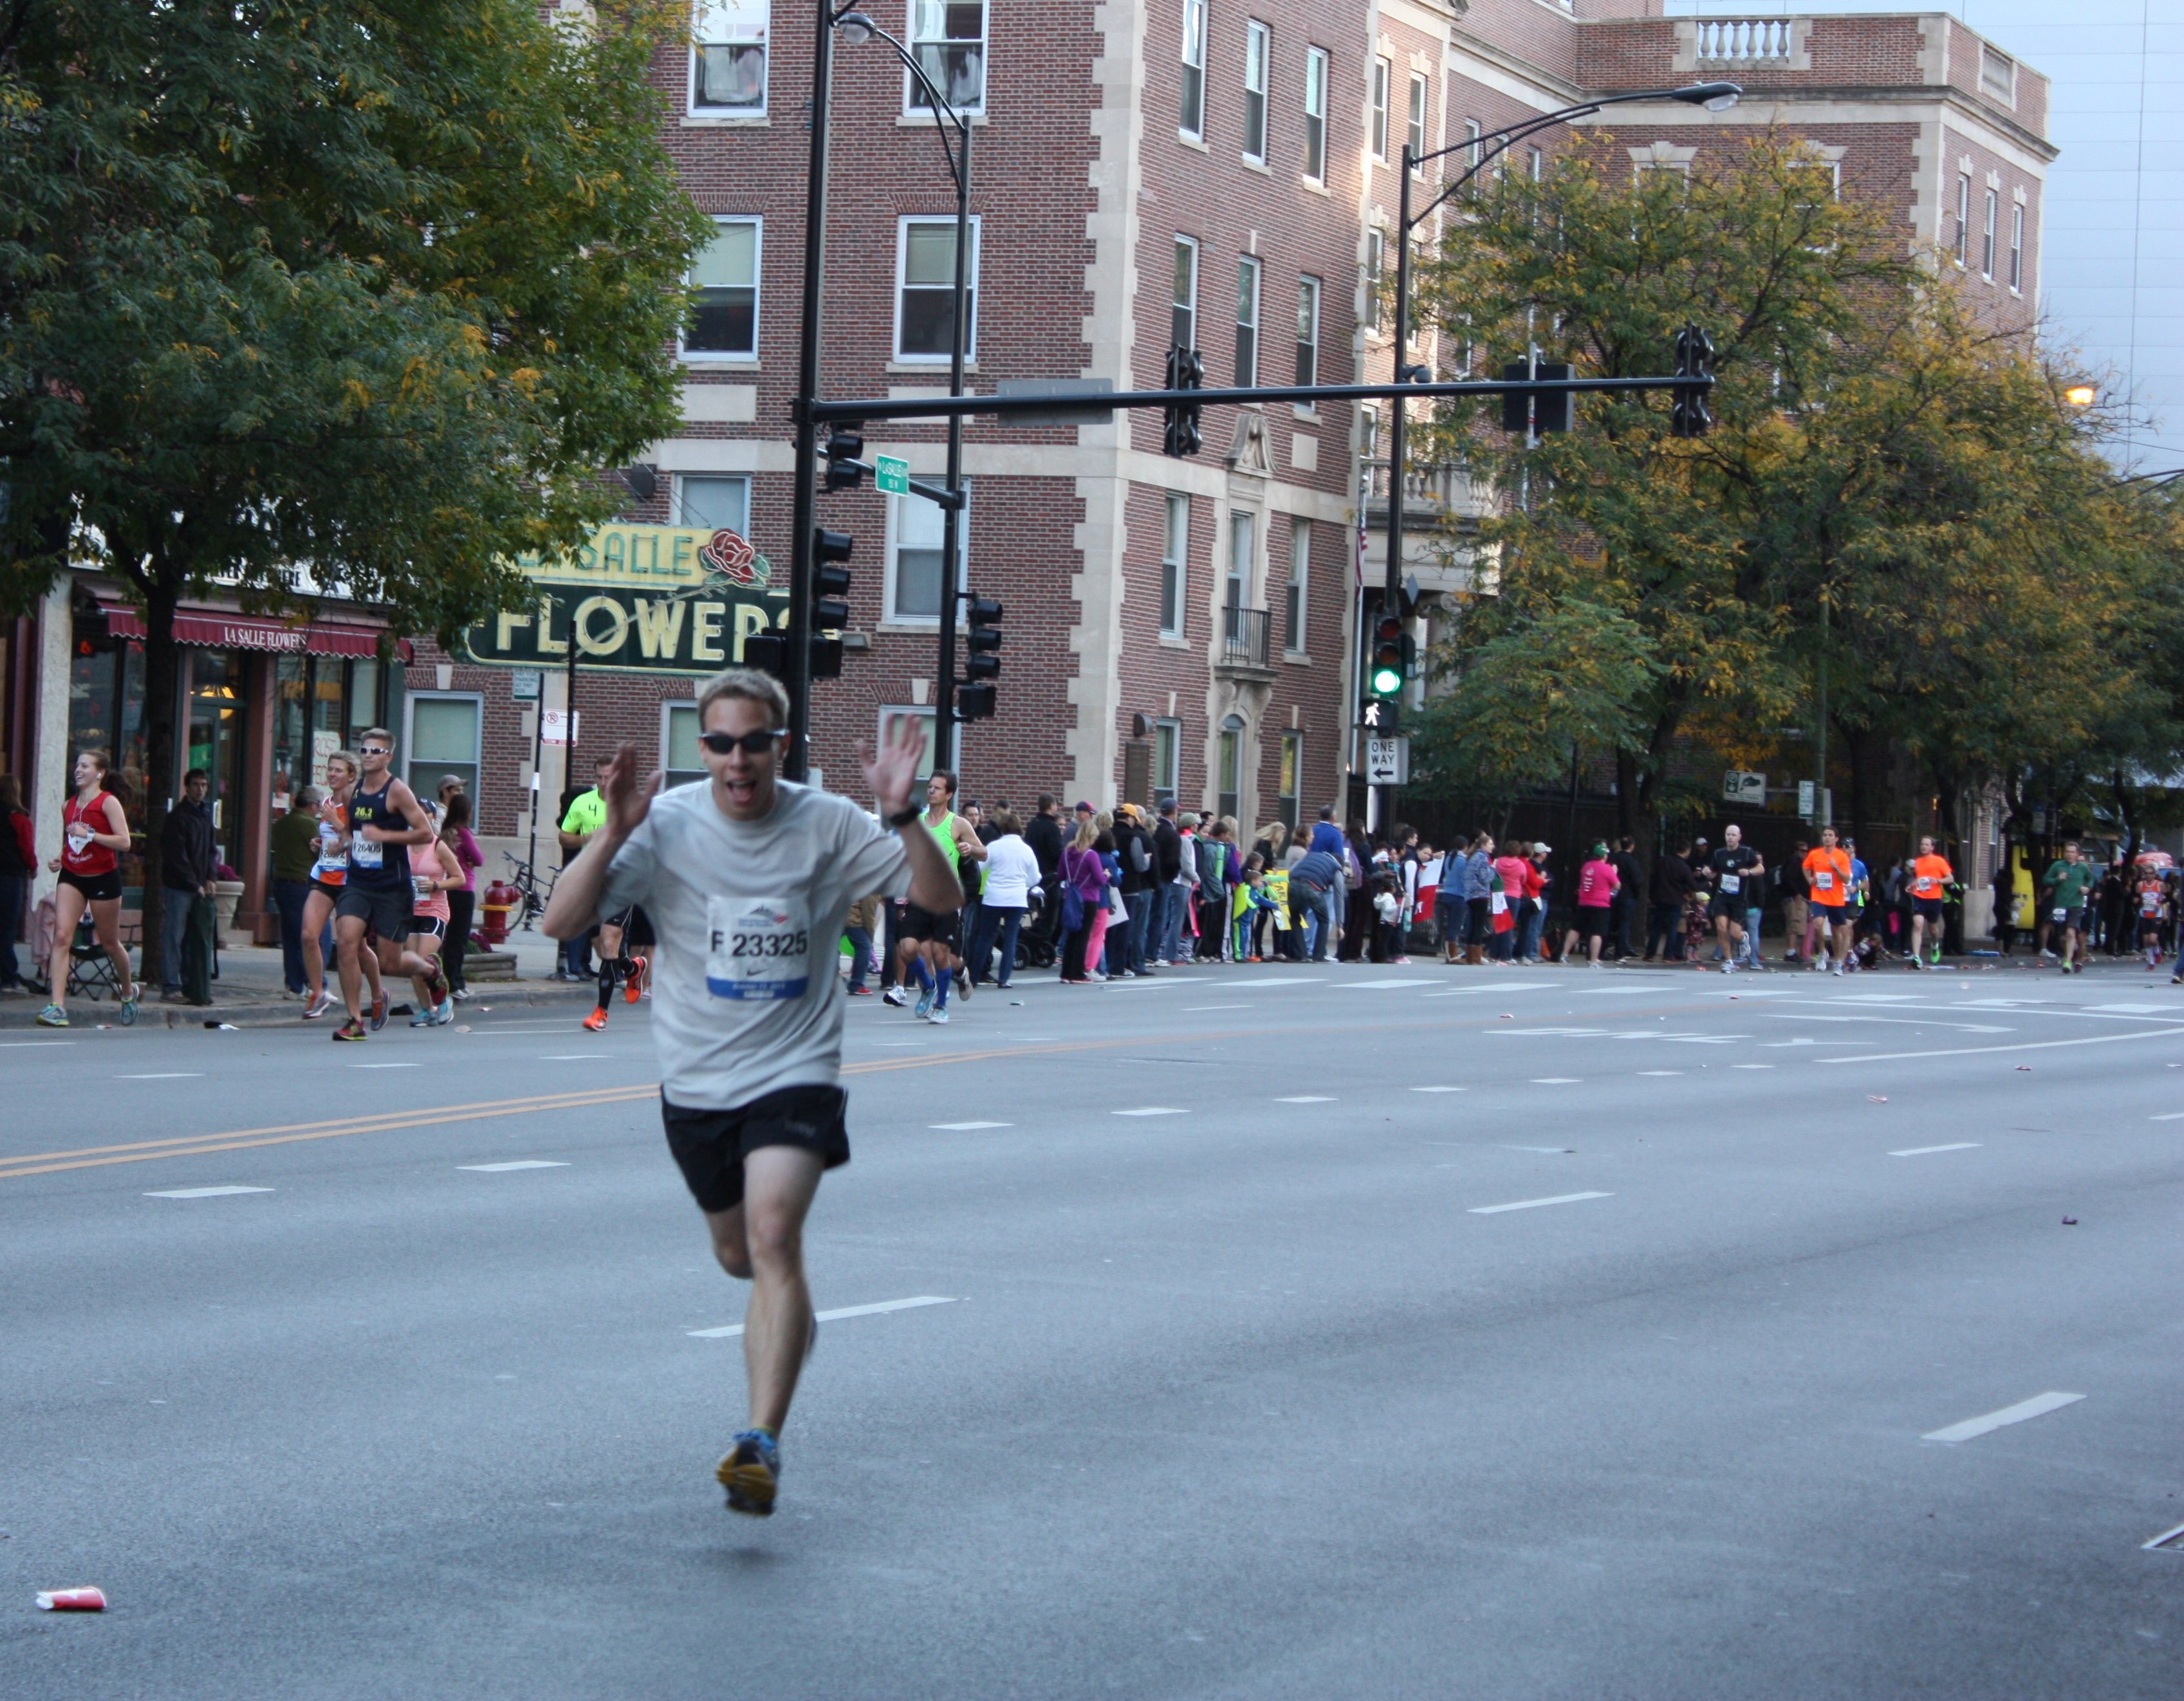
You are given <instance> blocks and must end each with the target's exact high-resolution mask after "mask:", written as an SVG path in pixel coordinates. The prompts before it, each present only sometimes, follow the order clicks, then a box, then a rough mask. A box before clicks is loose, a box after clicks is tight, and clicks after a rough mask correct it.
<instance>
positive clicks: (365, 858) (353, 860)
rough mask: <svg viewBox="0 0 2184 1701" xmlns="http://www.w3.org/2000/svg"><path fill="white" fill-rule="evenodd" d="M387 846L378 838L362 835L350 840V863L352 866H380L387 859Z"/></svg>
mask: <svg viewBox="0 0 2184 1701" xmlns="http://www.w3.org/2000/svg"><path fill="white" fill-rule="evenodd" d="M386 853H387V847H386V846H385V845H383V844H381V843H380V842H378V840H376V839H367V838H364V837H360V836H359V837H356V838H353V839H351V840H350V841H349V842H348V865H349V866H350V867H351V868H378V867H380V866H382V864H384V863H385V861H386Z"/></svg>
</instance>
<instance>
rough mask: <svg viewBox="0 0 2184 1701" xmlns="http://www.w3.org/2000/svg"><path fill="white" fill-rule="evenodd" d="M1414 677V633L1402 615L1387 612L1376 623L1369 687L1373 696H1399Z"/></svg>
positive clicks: (1368, 689) (1368, 670)
mask: <svg viewBox="0 0 2184 1701" xmlns="http://www.w3.org/2000/svg"><path fill="white" fill-rule="evenodd" d="M1410 676H1411V635H1410V634H1409V633H1408V632H1407V631H1405V630H1404V629H1403V619H1402V616H1401V615H1400V614H1383V615H1381V616H1380V618H1379V620H1376V621H1374V622H1373V653H1372V655H1371V657H1370V659H1368V663H1367V665H1366V670H1365V689H1366V690H1367V691H1368V692H1369V693H1370V694H1371V695H1373V696H1374V697H1379V698H1397V697H1401V695H1402V693H1403V684H1404V681H1407V679H1409V678H1410Z"/></svg>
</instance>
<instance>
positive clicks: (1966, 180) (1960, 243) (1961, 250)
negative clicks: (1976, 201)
mask: <svg viewBox="0 0 2184 1701" xmlns="http://www.w3.org/2000/svg"><path fill="white" fill-rule="evenodd" d="M1971 246H1972V175H1971V173H1970V172H1969V171H1960V172H1958V174H1957V240H1956V243H1955V249H1956V257H1957V264H1958V265H1963V264H1964V263H1965V262H1966V261H1967V260H1968V259H1970V257H1971Z"/></svg>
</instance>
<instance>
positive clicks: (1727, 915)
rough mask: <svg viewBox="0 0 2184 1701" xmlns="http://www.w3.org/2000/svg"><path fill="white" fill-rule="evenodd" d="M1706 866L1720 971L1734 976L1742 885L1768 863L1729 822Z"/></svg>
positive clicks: (1744, 905) (1743, 916) (1743, 906)
mask: <svg viewBox="0 0 2184 1701" xmlns="http://www.w3.org/2000/svg"><path fill="white" fill-rule="evenodd" d="M1707 866H1708V868H1710V869H1712V870H1713V905H1712V907H1711V910H1710V914H1712V916H1713V926H1714V937H1716V938H1718V939H1719V941H1720V942H1721V972H1722V973H1723V974H1724V975H1733V974H1735V973H1736V959H1738V957H1740V956H1741V954H1742V953H1743V948H1744V925H1745V922H1746V920H1747V909H1748V905H1749V899H1748V898H1747V896H1746V893H1745V887H1746V884H1747V881H1752V880H1756V879H1757V878H1758V876H1761V875H1762V874H1764V873H1765V872H1766V871H1767V864H1766V863H1765V862H1764V861H1763V860H1762V859H1761V858H1760V855H1759V853H1758V851H1756V850H1754V849H1752V847H1751V846H1750V845H1747V844H1746V843H1745V842H1744V829H1743V828H1742V827H1740V826H1736V825H1731V826H1729V827H1726V828H1724V829H1723V831H1722V835H1721V848H1720V849H1719V850H1718V851H1716V852H1715V853H1713V855H1712V856H1711V857H1709V858H1708V859H1707ZM1579 901H1580V903H1581V902H1583V899H1582V898H1580V900H1579ZM1755 955H1756V953H1755Z"/></svg>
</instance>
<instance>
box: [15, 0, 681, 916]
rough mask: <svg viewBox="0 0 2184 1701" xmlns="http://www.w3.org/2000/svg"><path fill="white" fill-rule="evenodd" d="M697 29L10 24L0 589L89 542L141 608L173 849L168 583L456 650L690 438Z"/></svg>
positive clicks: (185, 3) (408, 9)
mask: <svg viewBox="0 0 2184 1701" xmlns="http://www.w3.org/2000/svg"><path fill="white" fill-rule="evenodd" d="M685 30H687V13H686V11H685V10H684V9H683V8H679V7H676V6H673V5H671V4H669V3H666V0H624V3H618V4H617V3H603V4H601V5H599V6H598V7H597V8H595V10H594V11H593V14H592V15H591V17H590V18H589V19H588V23H587V24H586V25H585V26H584V27H582V28H576V27H561V26H557V25H554V24H553V23H549V22H548V21H546V20H544V19H542V18H541V17H540V15H539V13H538V8H536V7H535V6H533V5H532V4H530V3H528V0H331V3H309V0H241V3H237V0H218V3H214V0H160V3H157V4H154V3H152V0H118V3H116V0H96V3H94V0H12V3H9V4H7V5H6V6H5V7H4V8H0V461H4V472H0V476H4V478H5V481H6V484H7V490H8V503H7V510H6V515H5V519H4V521H0V543H4V544H5V546H6V548H5V553H4V554H3V555H0V600H4V601H5V603H8V604H9V605H13V606H16V607H20V606H22V605H23V604H24V603H25V602H26V601H27V600H29V599H30V598H33V597H35V596H36V595H38V594H40V593H41V592H42V591H43V590H44V589H45V587H46V586H47V585H48V584H50V583H51V581H52V580H53V576H54V575H56V574H57V573H58V572H61V571H63V570H65V568H66V566H67V564H69V563H70V561H74V562H75V563H77V564H91V565H94V566H96V567H97V568H99V569H101V570H103V571H104V572H106V573H107V574H109V575H111V576H112V577H113V578H114V580H115V581H118V582H119V583H120V585H121V586H124V587H125V590H126V592H127V593H128V594H129V595H130V596H131V598H133V599H135V600H136V601H137V602H138V603H141V605H142V609H143V614H144V619H145V624H146V627H147V630H148V633H149V636H148V640H147V642H146V645H145V652H146V655H145V659H146V687H147V692H148V702H149V703H150V704H151V705H153V711H154V712H153V714H151V715H149V716H148V722H149V727H148V731H149V737H148V748H147V764H148V773H147V775H146V780H147V789H148V792H149V809H148V817H149V819H148V821H147V822H146V824H145V825H146V827H147V831H148V833H149V834H150V835H151V837H152V838H153V842H156V841H157V836H158V833H159V825H160V820H161V817H162V815H163V814H164V803H165V799H166V798H168V797H169V796H170V794H171V793H172V792H173V791H174V790H175V772H174V769H175V749H174V731H173V727H172V725H171V723H170V719H169V717H168V716H167V715H166V714H163V713H159V712H158V711H159V709H163V708H164V705H165V704H166V703H169V702H170V701H171V700H172V698H173V695H174V692H175V681H176V652H175V642H174V636H173V631H174V618H175V609H176V607H177V605H178V604H180V603H181V602H182V601H183V600H184V599H185V598H191V597H196V596H201V595H203V594H205V593H207V592H211V591H213V590H214V589H215V588H217V589H220V590H224V591H226V592H229V593H231V594H237V595H239V596H240V598H242V602H243V603H244V605H245V607H246V608H250V609H274V610H287V611H293V612H306V611H308V610H309V608H310V606H311V605H312V604H313V602H314V600H315V598H317V597H318V596H320V595H323V594H331V593H340V594H345V595H347V596H349V597H352V598H359V599H362V600H365V601H367V602H372V603H381V604H383V605H385V606H386V608H387V609H388V610H389V612H390V614H391V615H392V618H393V623H394V625H396V627H397V628H398V629H406V630H432V631H437V632H440V633H442V634H443V635H448V634H452V633H453V632H454V631H456V630H458V629H460V627H461V626H463V625H465V624H467V623H469V622H471V621H472V620H476V619H478V618H480V617H482V615H483V614H485V613H487V611H489V610H490V609H493V607H494V606H496V605H497V604H499V603H503V602H505V601H509V600H512V599H514V598H518V597H520V596H521V595H522V594H524V589H525V586H524V581H523V580H522V578H521V575H519V574H518V573H516V572H515V570H514V569H513V567H512V566H511V565H510V562H511V561H512V559H514V558H515V556H516V555H518V554H519V553H522V552H525V551H529V550H552V549H555V548H562V547H565V546H567V545H569V544H571V543H573V542H575V541H577V539H578V538H579V537H581V536H582V535H583V534H584V533H585V532H586V531H588V530H589V529H590V528H591V527H592V526H593V525H596V524H598V523H599V521H601V520H604V519H605V518H607V517H609V516H610V514H612V512H613V511H614V509H616V506H617V505H618V503H619V501H620V500H621V498H619V497H618V495H617V494H616V491H615V490H614V489H613V488H612V487H611V486H610V485H609V484H608V483H607V482H606V481H604V480H603V479H602V477H601V475H602V473H603V472H604V470H608V469H610V468H612V467H614V466H616V465H617V464H621V463H623V462H626V461H627V459H630V458H631V457H632V455H633V454H634V453H636V452H637V451H638V448H639V447H640V446H641V445H643V444H644V443H646V442H650V441H653V440H655V439H657V438H659V437H661V436H670V435H672V433H673V431H674V430H675V429H676V426H677V421H678V419H679V409H678V406H677V400H678V392H677V373H676V370H675V367H674V364H673V362H672V359H671V353H672V347H673V340H674V336H675V333H676V331H677V326H678V324H679V322H680V320H681V317H682V314H683V312H684V311H685V304H686V300H687V296H686V292H685V290H684V287H683V284H682V279H683V277H684V275H685V273H686V271H687V269H688V263H689V260H690V257H691V255H692V254H693V253H694V250H695V247H696V245H697V244H698V243H699V241H700V240H701V239H702V237H703V236H704V235H705V230H706V225H705V220H703V218H702V217H701V216H700V215H699V214H698V213H697V211H696V210H695V208H694V207H693V205H692V204H691V203H690V202H689V200H688V197H686V196H685V195H684V194H683V193H682V190H681V189H680V187H679V186H678V185H677V179H676V175H675V172H674V170H673V167H672V163H671V160H670V159H669V158H668V157H667V155H666V152H665V150H664V148H663V147H662V146H661V144H660V140H659V125H660V117H661V112H662V105H661V101H660V96H659V94H658V92H657V91H656V90H655V88H654V86H653V85H652V83H651V81H650V79H649V67H650V64H651V60H652V57H653V53H654V49H655V46H656V45H657V44H659V43H660V42H662V41H664V40H666V39H669V38H670V37H671V36H672V35H675V34H677V33H679V32H682V31H685ZM157 887H158V882H157V881H148V882H147V888H148V889H147V891H146V893H145V903H146V909H147V915H146V937H155V932H154V930H155V929H156V927H157V923H158V917H157V914H156V909H157V905H158V902H159V898H158V891H157Z"/></svg>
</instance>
